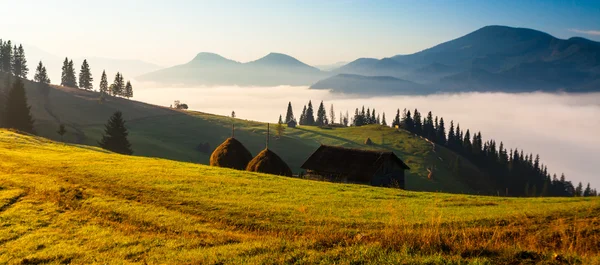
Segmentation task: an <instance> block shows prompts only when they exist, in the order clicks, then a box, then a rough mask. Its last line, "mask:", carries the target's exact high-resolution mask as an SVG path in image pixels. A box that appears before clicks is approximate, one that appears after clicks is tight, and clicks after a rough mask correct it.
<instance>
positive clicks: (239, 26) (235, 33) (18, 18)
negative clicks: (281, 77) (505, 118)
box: [0, 0, 600, 66]
mask: <svg viewBox="0 0 600 265" xmlns="http://www.w3.org/2000/svg"><path fill="white" fill-rule="evenodd" d="M0 4H1V5H0V6H2V9H0V19H1V20H2V29H1V30H0V38H4V39H13V40H17V41H19V42H23V43H26V44H29V45H33V46H37V47H39V48H41V49H44V50H46V51H48V52H50V53H53V54H55V55H58V56H70V57H80V56H100V57H112V58H127V59H140V60H145V61H149V62H153V63H157V64H160V65H163V66H169V65H174V64H180V63H184V62H187V61H188V60H190V59H191V58H193V57H194V55H195V54H196V53H198V52H202V51H210V52H215V53H219V54H221V55H223V56H225V57H228V58H231V59H234V60H238V61H249V60H254V59H257V58H259V57H261V56H263V55H265V54H267V53H269V52H271V51H275V52H282V53H287V54H290V55H292V56H294V57H296V58H298V59H300V60H302V61H304V62H306V63H309V64H313V65H314V64H329V63H334V62H338V61H351V60H354V59H356V58H359V57H377V58H381V57H388V56H393V55H396V54H406V53H412V52H416V51H419V50H422V49H425V48H428V47H430V46H433V45H435V44H438V43H440V42H443V41H446V40H449V39H453V38H456V37H459V36H462V35H464V34H466V33H469V32H471V31H473V30H476V29H478V28H480V27H482V26H485V25H491V24H495V25H508V26H516V27H528V28H534V29H539V30H542V31H546V32H548V33H550V34H552V35H555V36H557V37H561V38H568V37H572V36H583V37H586V38H589V39H592V40H596V41H600V1H598V0H596V1H579V0H574V1H549V0H543V1H528V0H519V1H492V0H473V1H471V0H469V1H452V0H443V1H333V0H327V1H325V0H323V1H309V0H304V1H283V0H281V1H249V0H248V1H224V0H221V1H194V0H169V1H152V0H146V1H142V0H139V1H133V0H131V1H128V0H104V1H82V0H63V1H52V0H47V1H35V0H18V1H15V0H0Z"/></svg>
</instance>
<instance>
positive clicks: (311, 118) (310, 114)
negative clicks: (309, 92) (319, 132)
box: [304, 100, 315, 125]
mask: <svg viewBox="0 0 600 265" xmlns="http://www.w3.org/2000/svg"><path fill="white" fill-rule="evenodd" d="M304 118H305V120H304V122H305V123H306V125H315V114H314V111H313V106H312V101H310V100H309V101H308V108H307V109H306V117H304Z"/></svg>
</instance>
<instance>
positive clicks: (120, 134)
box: [98, 111, 133, 155]
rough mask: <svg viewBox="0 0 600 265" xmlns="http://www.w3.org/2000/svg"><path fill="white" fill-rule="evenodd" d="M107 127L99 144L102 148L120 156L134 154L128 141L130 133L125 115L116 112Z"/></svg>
mask: <svg viewBox="0 0 600 265" xmlns="http://www.w3.org/2000/svg"><path fill="white" fill-rule="evenodd" d="M105 127H106V128H105V129H104V135H102V139H101V140H100V141H99V142H98V144H99V145H100V147H102V148H104V149H106V150H109V151H112V152H115V153H119V154H124V155H131V154H133V150H132V149H131V144H130V143H129V140H128V139H127V136H128V135H129V133H128V132H127V128H126V127H125V120H124V119H123V114H122V113H121V112H120V111H117V112H115V113H114V114H113V115H112V116H111V117H110V119H109V120H108V123H106V126H105Z"/></svg>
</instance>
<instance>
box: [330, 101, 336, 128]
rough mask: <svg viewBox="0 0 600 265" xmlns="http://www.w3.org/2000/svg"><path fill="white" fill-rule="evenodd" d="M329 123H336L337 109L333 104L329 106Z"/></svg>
mask: <svg viewBox="0 0 600 265" xmlns="http://www.w3.org/2000/svg"><path fill="white" fill-rule="evenodd" d="M329 117H330V119H329V123H330V124H334V123H335V110H334V109H333V104H331V107H330V108H329Z"/></svg>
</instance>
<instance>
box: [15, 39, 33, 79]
mask: <svg viewBox="0 0 600 265" xmlns="http://www.w3.org/2000/svg"><path fill="white" fill-rule="evenodd" d="M11 63H12V67H11V68H12V72H13V75H14V76H16V77H20V78H27V74H28V73H29V68H27V59H26V58H25V50H24V49H23V45H19V47H17V45H15V46H14V48H13V57H12V62H11Z"/></svg>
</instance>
